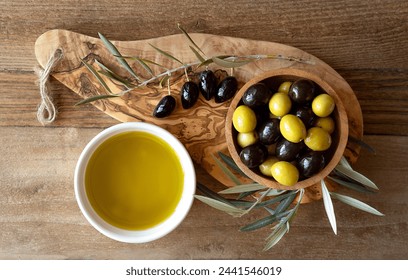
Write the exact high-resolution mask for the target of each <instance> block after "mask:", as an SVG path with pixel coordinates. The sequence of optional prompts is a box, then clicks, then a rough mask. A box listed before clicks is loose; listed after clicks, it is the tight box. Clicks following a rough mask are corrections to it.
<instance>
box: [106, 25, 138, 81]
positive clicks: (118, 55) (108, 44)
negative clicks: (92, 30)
mask: <svg viewBox="0 0 408 280" xmlns="http://www.w3.org/2000/svg"><path fill="white" fill-rule="evenodd" d="M98 35H99V38H100V39H101V40H102V43H103V44H104V45H105V47H106V48H107V49H108V50H109V51H110V52H111V54H112V55H113V56H115V57H116V59H117V60H118V62H119V63H120V64H121V65H122V66H123V67H124V68H125V69H126V70H127V71H128V72H129V73H130V74H131V75H132V76H133V77H134V78H135V79H136V80H138V81H139V82H140V81H141V79H140V77H139V76H138V75H136V73H135V71H133V69H132V68H131V67H130V65H129V64H128V63H127V62H126V60H125V59H123V58H122V55H121V53H120V52H119V51H118V49H117V48H116V47H115V46H114V45H113V44H112V42H111V41H109V40H108V39H106V38H105V36H103V35H102V34H101V33H99V32H98Z"/></svg>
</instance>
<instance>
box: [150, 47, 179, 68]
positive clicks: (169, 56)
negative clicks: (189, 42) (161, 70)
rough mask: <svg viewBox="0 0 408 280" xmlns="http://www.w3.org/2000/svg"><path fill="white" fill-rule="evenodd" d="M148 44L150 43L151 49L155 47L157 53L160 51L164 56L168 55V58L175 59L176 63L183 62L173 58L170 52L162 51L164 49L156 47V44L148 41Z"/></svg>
mask: <svg viewBox="0 0 408 280" xmlns="http://www.w3.org/2000/svg"><path fill="white" fill-rule="evenodd" d="M149 45H150V46H151V47H152V48H153V49H155V50H156V51H158V52H159V53H161V54H162V55H164V56H166V57H168V58H170V59H172V60H175V61H177V62H178V63H180V64H182V65H184V63H183V62H181V61H180V60H179V59H177V58H175V57H174V56H173V55H171V54H170V53H168V52H166V51H164V50H162V49H159V48H158V47H156V46H154V45H152V44H150V43H149Z"/></svg>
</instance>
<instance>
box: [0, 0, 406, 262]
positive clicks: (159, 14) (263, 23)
mask: <svg viewBox="0 0 408 280" xmlns="http://www.w3.org/2000/svg"><path fill="white" fill-rule="evenodd" d="M0 7H1V8H0V50H1V51H0V145H1V146H0V193H1V196H0V227H1V230H0V259H407V258H408V253H407V252H408V248H407V244H408V243H407V241H408V224H407V221H408V219H407V218H408V217H407V213H408V211H407V210H408V207H407V206H408V205H407V201H408V192H407V188H406V182H407V180H408V178H407V174H408V172H407V171H408V166H407V160H406V159H407V157H408V154H407V151H408V149H407V148H408V119H407V116H408V114H407V111H406V108H407V104H406V100H407V98H406V97H407V95H408V78H407V77H408V70H407V69H408V56H407V55H406V46H407V45H408V2H406V1H399V0H384V1H383V0H374V1H371V0H361V1H352V0H340V1H334V0H333V1H332V0H329V1H322V0H301V1H275V0H274V1H257V2H256V3H253V2H252V1H246V0H238V1H213V0H210V1H202V2H194V3H192V2H191V1H178V0H176V1H171V2H169V1H163V0H159V1H137V0H136V1H134V0H121V1H117V0H110V1H107V0H102V1H94V0H90V1H72V0H61V1H58V3H57V2H55V1H50V0H43V1H38V0H32V1H22V0H13V1H12V0H0ZM177 22H180V23H182V24H183V26H184V27H185V28H186V29H187V30H188V31H189V32H192V33H194V32H195V33H208V34H214V35H221V36H232V37H240V38H246V39H252V40H263V41H269V42H279V43H282V44H286V45H291V46H294V47H296V48H299V49H302V50H304V51H306V52H307V53H310V54H312V55H314V56H316V57H318V58H320V59H321V60H322V61H324V62H326V63H327V64H329V65H330V66H331V67H333V68H334V69H335V70H336V71H337V72H338V73H340V75H341V76H342V77H344V78H345V80H346V81H347V82H348V83H349V84H350V86H351V88H352V89H353V91H354V92H355V94H356V96H357V98H358V100H359V102H360V104H361V108H362V112H363V118H364V133H365V137H364V139H365V141H366V142H367V143H369V144H370V145H372V146H373V147H374V148H375V149H376V151H377V153H376V155H372V154H369V153H367V152H365V151H364V150H363V151H362V153H361V156H360V158H359V160H358V161H357V163H356V165H355V168H356V169H357V170H358V171H360V172H362V173H363V174H365V175H367V176H368V177H369V178H371V179H372V180H373V181H374V182H376V183H377V184H378V185H379V186H380V188H381V190H380V192H379V193H378V194H376V195H361V194H356V195H355V196H356V197H357V198H358V199H361V200H362V201H364V202H367V203H368V204H370V205H372V206H373V207H375V208H377V209H378V210H380V211H381V212H383V213H384V214H385V215H386V216H385V217H376V216H372V215H369V214H366V213H364V212H361V211H357V210H354V209H353V208H351V207H349V206H347V205H344V204H342V203H339V202H338V201H335V202H334V207H335V211H336V216H337V223H338V236H334V235H333V233H332V230H331V228H330V225H329V222H328V221H327V218H326V216H325V212H324V208H323V205H322V204H321V202H317V203H313V204H308V205H302V207H301V209H300V211H299V213H298V215H297V216H296V219H295V220H294V223H293V224H292V227H291V231H290V233H289V234H288V235H287V236H285V237H284V238H283V240H282V241H281V242H280V243H279V244H278V245H277V246H276V247H275V248H273V250H271V251H269V252H266V253H262V252H261V249H262V245H263V242H264V238H265V236H266V235H267V234H268V233H269V231H268V230H266V229H265V230H261V231H259V232H256V233H241V232H239V231H238V229H239V227H241V226H242V225H244V224H247V223H249V222H251V221H253V220H255V219H256V218H260V217H261V216H262V215H263V213H254V214H253V215H251V216H248V217H244V218H242V219H233V218H231V217H230V216H228V215H225V214H223V213H221V212H218V211H216V210H213V209H211V208H209V207H207V206H205V205H204V204H202V203H200V202H198V201H196V202H195V203H194V205H193V207H192V210H191V212H190V213H189V215H188V217H187V219H186V220H185V221H184V222H183V224H182V225H181V226H180V227H179V228H178V229H177V230H176V231H174V232H173V233H171V234H170V235H168V236H166V237H165V238H163V239H160V240H158V241H156V242H153V243H149V244H143V245H132V244H123V243H118V242H115V241H112V240H109V239H107V238H105V237H104V236H102V235H100V234H99V233H98V232H97V231H96V230H94V229H93V228H92V227H91V226H90V225H89V224H88V223H87V222H86V220H85V218H84V217H83V216H82V214H81V212H80V210H79V208H78V206H77V204H76V201H75V197H74V191H73V168H74V166H75V163H76V160H77V158H78V156H79V154H80V152H81V150H82V148H83V147H84V145H85V144H86V143H87V142H88V141H89V140H90V139H91V138H92V137H93V136H94V135H96V134H97V133H98V132H99V131H101V130H102V129H104V128H106V127H109V126H111V125H113V124H116V123H118V121H116V120H114V119H112V118H111V117H109V116H107V115H106V114H104V113H102V112H100V111H99V110H97V109H95V108H94V107H93V106H91V105H85V106H83V107H73V104H75V103H76V102H78V101H79V100H80V99H79V98H78V97H76V96H75V95H74V94H72V92H71V90H70V89H68V88H66V87H65V86H63V85H62V84H61V83H60V82H58V81H57V80H55V79H54V78H53V79H51V83H50V86H51V89H52V90H53V92H54V100H55V102H56V103H57V106H58V109H59V114H58V118H57V120H56V122H55V123H53V125H52V126H50V127H47V128H44V127H41V124H39V123H38V122H37V120H36V108H37V105H38V103H39V100H40V99H39V93H38V87H37V86H36V84H35V80H36V78H35V76H34V72H33V67H34V66H35V65H36V64H37V60H36V58H35V53H34V44H35V41H36V39H37V38H38V36H40V35H41V34H43V33H44V32H46V31H48V30H51V29H66V30H71V31H74V32H78V33H82V34H85V35H88V36H92V37H96V36H97V32H103V34H104V35H105V36H107V37H108V38H110V39H113V40H118V41H131V40H142V39H149V38H155V37H161V36H166V35H172V34H178V33H179V30H177V27H176V23H177ZM197 172H198V176H199V179H200V180H201V181H202V182H203V183H205V184H206V185H207V186H209V187H211V188H212V189H214V190H220V189H221V188H222V186H221V184H219V183H218V182H217V181H215V180H214V179H213V178H211V177H210V176H208V174H206V172H205V171H204V170H203V169H201V168H200V167H197ZM226 236H227V237H228V238H225V237H226Z"/></svg>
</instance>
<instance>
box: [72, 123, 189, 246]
mask: <svg viewBox="0 0 408 280" xmlns="http://www.w3.org/2000/svg"><path fill="white" fill-rule="evenodd" d="M74 183H75V196H76V199H77V202H78V205H79V208H80V209H81V211H82V213H83V214H84V216H85V218H86V219H87V220H88V221H89V223H90V224H91V225H92V226H93V227H94V228H95V229H97V230H98V231H99V232H101V233H102V234H104V235H106V236H107V237H110V238H112V239H114V240H117V241H122V242H128V243H144V242H149V241H153V240H156V239H158V238H161V237H163V236H164V235H166V234H168V233H169V232H171V231H172V230H174V229H175V228H176V227H177V226H178V225H179V224H180V223H181V222H182V221H183V220H184V218H185V217H186V216H187V213H188V212H189V210H190V208H191V205H192V203H193V200H194V193H195V185H196V177H195V170H194V165H193V162H192V160H191V157H190V155H189V153H188V152H187V150H186V148H185V147H184V145H183V144H182V143H181V142H180V141H179V140H178V139H177V138H176V137H175V136H174V135H172V134H171V133H169V132H168V131H166V130H165V129H163V128H160V127H158V126H156V125H153V124H149V123H142V122H128V123H121V124H117V125H114V126H112V127H110V128H107V129H105V130H103V131H102V132H100V133H99V134H98V135H96V136H95V137H94V138H93V139H92V140H91V141H90V142H89V143H88V144H87V145H86V147H85V148H84V150H83V151H82V153H81V155H80V157H79V159H78V163H77V166H76V168H75V177H74Z"/></svg>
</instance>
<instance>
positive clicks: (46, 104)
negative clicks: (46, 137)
mask: <svg viewBox="0 0 408 280" xmlns="http://www.w3.org/2000/svg"><path fill="white" fill-rule="evenodd" d="M62 57H63V53H62V50H61V49H56V50H55V52H54V53H53V54H52V55H51V57H50V58H49V60H48V62H47V64H46V65H45V68H44V69H43V68H42V67H40V66H38V67H36V68H35V69H34V71H35V73H36V74H37V76H38V86H39V88H40V95H41V103H40V104H39V106H38V109H37V119H38V121H39V122H40V123H41V124H42V125H47V124H50V123H52V122H53V121H54V120H55V118H56V116H57V110H56V108H55V105H54V103H53V102H52V98H51V96H50V92H49V90H48V78H49V77H50V74H51V73H52V70H53V69H54V67H55V66H56V65H57V63H58V61H60V60H61V58H62Z"/></svg>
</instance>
